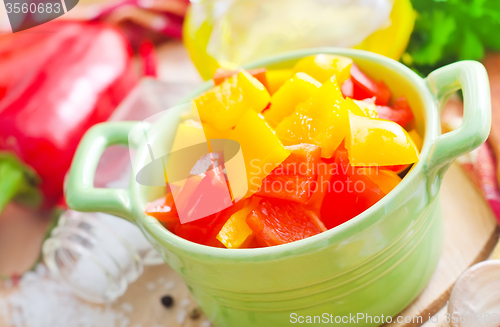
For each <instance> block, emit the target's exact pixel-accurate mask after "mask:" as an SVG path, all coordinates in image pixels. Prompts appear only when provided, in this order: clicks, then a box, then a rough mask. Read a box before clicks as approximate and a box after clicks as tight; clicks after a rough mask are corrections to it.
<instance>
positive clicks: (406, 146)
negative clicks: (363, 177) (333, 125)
mask: <svg viewBox="0 0 500 327" xmlns="http://www.w3.org/2000/svg"><path fill="white" fill-rule="evenodd" d="M349 122H350V128H351V132H350V134H349V135H348V136H347V137H346V143H345V146H346V148H347V151H348V153H349V162H350V164H351V165H352V166H394V165H403V164H411V163H414V162H416V161H417V160H418V156H419V153H418V149H417V147H416V146H415V143H413V141H412V139H411V137H410V136H409V135H408V133H407V132H406V131H405V129H404V128H403V127H401V126H400V125H398V124H397V123H395V122H392V121H389V120H383V119H375V118H368V117H361V116H357V115H353V114H349Z"/></svg>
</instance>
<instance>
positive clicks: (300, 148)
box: [256, 143, 321, 204]
mask: <svg viewBox="0 0 500 327" xmlns="http://www.w3.org/2000/svg"><path fill="white" fill-rule="evenodd" d="M285 149H287V150H289V151H290V152H291V153H290V155H289V156H288V158H287V159H286V160H285V161H283V162H282V163H281V165H279V166H278V167H276V168H275V169H274V170H273V171H272V172H271V173H270V174H269V175H268V176H267V177H266V178H264V180H263V181H262V186H261V187H260V190H259V192H257V193H256V195H258V196H262V197H269V198H277V199H282V200H290V201H293V202H297V203H301V204H306V203H307V202H308V201H309V199H310V198H311V196H312V186H313V185H314V183H315V182H316V180H317V178H318V172H317V170H318V164H319V162H320V160H321V148H320V147H319V146H316V145H313V144H305V143H303V144H298V145H291V146H285Z"/></svg>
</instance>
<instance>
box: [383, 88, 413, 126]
mask: <svg viewBox="0 0 500 327" xmlns="http://www.w3.org/2000/svg"><path fill="white" fill-rule="evenodd" d="M377 114H378V117H379V118H381V119H387V120H392V121H393V122H395V123H398V124H399V125H401V126H402V127H405V126H406V125H407V124H408V123H409V122H411V121H412V120H413V112H412V111H411V108H410V105H409V104H408V100H406V98H405V97H404V96H402V97H399V98H397V99H396V101H395V102H394V106H393V107H392V108H391V107H388V106H377Z"/></svg>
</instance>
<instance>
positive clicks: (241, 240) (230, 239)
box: [217, 198, 258, 249]
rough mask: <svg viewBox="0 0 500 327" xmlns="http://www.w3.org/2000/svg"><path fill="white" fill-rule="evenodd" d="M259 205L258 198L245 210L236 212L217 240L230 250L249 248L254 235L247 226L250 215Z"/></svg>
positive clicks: (244, 208)
mask: <svg viewBox="0 0 500 327" xmlns="http://www.w3.org/2000/svg"><path fill="white" fill-rule="evenodd" d="M257 205H258V198H256V199H254V198H252V201H251V202H250V203H249V204H247V205H246V206H245V207H243V209H240V210H239V211H236V212H235V213H233V214H232V215H231V217H230V218H229V219H228V220H227V221H226V223H225V224H224V226H222V228H221V230H220V232H219V234H218V235H217V239H218V240H219V241H220V242H221V243H222V244H224V246H225V247H226V248H228V249H239V248H244V247H247V246H248V244H249V243H250V242H251V241H252V239H253V237H254V234H253V231H252V229H250V227H249V226H248V225H247V222H246V219H247V216H248V214H249V213H250V212H251V211H252V210H253V209H254V208H255V207H256V206H257Z"/></svg>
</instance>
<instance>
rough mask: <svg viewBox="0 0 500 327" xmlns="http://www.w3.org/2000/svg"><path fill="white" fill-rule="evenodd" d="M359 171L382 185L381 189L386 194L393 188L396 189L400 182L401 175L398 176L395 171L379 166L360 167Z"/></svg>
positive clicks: (379, 185)
mask: <svg viewBox="0 0 500 327" xmlns="http://www.w3.org/2000/svg"><path fill="white" fill-rule="evenodd" d="M358 171H359V172H361V173H363V174H365V175H366V176H368V178H370V179H371V180H372V182H374V183H375V184H377V185H378V187H380V190H381V191H382V192H384V194H388V193H389V192H390V191H392V189H394V188H395V187H396V186H397V185H398V184H399V183H400V182H401V177H399V176H398V174H396V173H395V172H393V171H390V170H384V169H379V168H378V167H372V168H359V170H358Z"/></svg>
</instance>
